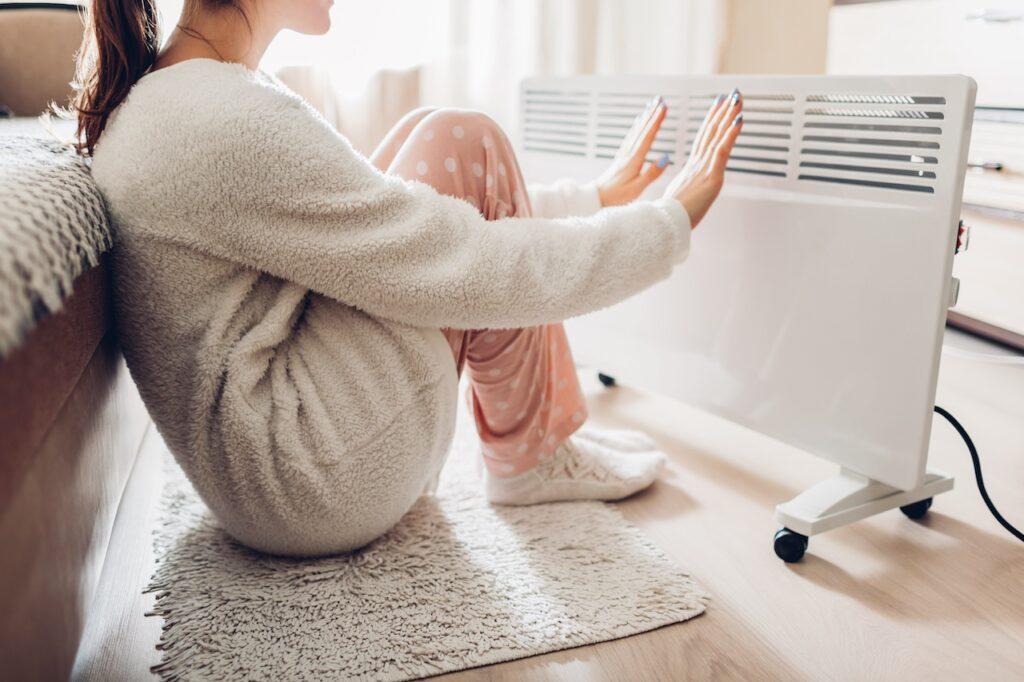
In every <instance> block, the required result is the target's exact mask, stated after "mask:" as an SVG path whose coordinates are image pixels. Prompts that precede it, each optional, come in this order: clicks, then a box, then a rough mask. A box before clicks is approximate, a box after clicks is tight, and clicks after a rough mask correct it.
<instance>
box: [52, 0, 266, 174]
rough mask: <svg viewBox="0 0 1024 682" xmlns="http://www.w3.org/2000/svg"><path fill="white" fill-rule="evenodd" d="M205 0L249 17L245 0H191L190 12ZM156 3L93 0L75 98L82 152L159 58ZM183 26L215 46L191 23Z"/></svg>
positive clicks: (151, 0) (187, 5)
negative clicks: (242, 1)
mask: <svg viewBox="0 0 1024 682" xmlns="http://www.w3.org/2000/svg"><path fill="white" fill-rule="evenodd" d="M203 4H205V5H211V6H216V7H230V8H233V9H235V10H237V11H238V12H240V13H241V14H242V17H243V18H245V20H246V24H248V23H249V20H248V17H247V16H246V13H245V10H244V9H243V7H242V3H241V0H185V9H186V12H185V14H186V16H189V15H192V13H193V12H194V11H195V10H196V9H197V8H198V6H199V5H203ZM156 5H157V0H92V2H91V4H90V6H89V10H88V14H87V18H86V31H85V39H84V41H83V42H82V48H81V50H79V53H78V71H77V74H76V76H75V83H74V87H75V91H76V93H75V97H74V99H73V102H72V107H73V109H74V112H75V113H76V114H77V115H78V133H77V136H78V151H79V152H81V153H83V154H92V152H93V149H95V147H96V142H97V141H98V140H99V138H100V135H101V134H102V133H103V129H104V128H106V127H107V119H109V118H110V114H111V113H112V112H113V111H114V109H116V108H117V106H118V105H119V104H121V102H123V101H124V99H125V97H127V96H128V93H129V92H130V91H131V89H132V86H133V85H135V83H136V81H138V80H139V79H140V78H142V76H144V75H145V74H146V72H147V71H149V69H150V68H152V66H153V63H154V62H155V61H156V58H157V54H158V52H159V51H160V17H159V14H158V12H157V6H156ZM178 28H179V30H181V31H183V32H185V33H188V34H189V35H191V36H193V37H195V38H199V39H200V40H204V41H205V42H207V43H208V44H210V46H211V47H213V45H212V43H210V42H209V41H208V40H206V38H204V37H203V36H202V35H201V34H199V33H198V32H196V31H193V30H192V29H190V28H188V27H187V26H179V27H178ZM251 28H252V27H251V26H250V29H251ZM214 51H216V48H214Z"/></svg>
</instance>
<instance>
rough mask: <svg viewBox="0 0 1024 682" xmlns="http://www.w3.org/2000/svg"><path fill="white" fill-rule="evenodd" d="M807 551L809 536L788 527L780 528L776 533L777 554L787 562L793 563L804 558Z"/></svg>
mask: <svg viewBox="0 0 1024 682" xmlns="http://www.w3.org/2000/svg"><path fill="white" fill-rule="evenodd" d="M806 551H807V536H806V535H801V534H800V533H797V532H795V531H792V530H790V529H788V528H780V529H779V532H777V533H776V534H775V556H777V557H779V558H780V559H782V560H783V561H785V562H786V563H787V564H793V563H796V562H797V561H800V560H801V559H803V558H804V552H806Z"/></svg>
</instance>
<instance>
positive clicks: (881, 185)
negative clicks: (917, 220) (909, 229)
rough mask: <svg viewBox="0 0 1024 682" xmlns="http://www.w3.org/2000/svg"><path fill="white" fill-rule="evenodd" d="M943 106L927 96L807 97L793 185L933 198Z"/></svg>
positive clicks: (939, 150) (940, 100)
mask: <svg viewBox="0 0 1024 682" xmlns="http://www.w3.org/2000/svg"><path fill="white" fill-rule="evenodd" d="M822 105H826V106H822ZM945 105H946V98H945V97H936V96H929V95H915V96H910V95H876V94H846V93H838V94H828V95H822V94H818V95H808V96H807V98H806V102H805V104H804V111H803V129H802V130H801V131H800V147H801V148H800V153H799V156H798V158H799V161H798V174H797V179H798V180H804V181H808V182H824V183H832V184H839V185H852V186H859V187H869V188H873V189H882V190H896V191H902V192H915V193H919V194H934V193H935V183H936V181H937V179H938V171H937V166H938V160H939V158H940V154H941V151H942V142H941V140H942V136H943V127H942V124H943V122H944V121H945V111H944V110H945Z"/></svg>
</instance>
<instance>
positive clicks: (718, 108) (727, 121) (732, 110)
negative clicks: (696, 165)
mask: <svg viewBox="0 0 1024 682" xmlns="http://www.w3.org/2000/svg"><path fill="white" fill-rule="evenodd" d="M742 111H743V96H742V95H741V94H740V92H739V90H737V89H736V88H733V89H732V92H730V93H729V94H728V95H725V96H721V95H720V96H719V98H718V99H716V100H715V104H714V105H713V106H712V107H711V110H710V111H709V112H708V115H707V117H706V118H705V121H704V130H703V137H702V138H700V139H699V140H698V141H697V142H698V143H699V146H698V147H697V148H696V149H694V154H695V156H696V158H698V159H701V160H705V159H707V157H708V155H709V154H711V153H712V152H713V151H714V150H715V147H717V145H718V142H720V141H721V136H722V134H723V133H724V132H725V131H726V129H727V128H728V127H729V126H730V125H732V122H733V120H734V119H735V118H736V116H738V115H739V113H740V112H742Z"/></svg>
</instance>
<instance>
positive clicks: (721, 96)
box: [712, 95, 725, 107]
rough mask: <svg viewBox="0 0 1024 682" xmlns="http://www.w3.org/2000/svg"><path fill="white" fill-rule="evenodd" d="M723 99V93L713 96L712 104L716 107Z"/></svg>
mask: <svg viewBox="0 0 1024 682" xmlns="http://www.w3.org/2000/svg"><path fill="white" fill-rule="evenodd" d="M723 99H725V95H719V96H718V97H716V98H715V103H714V104H713V105H712V106H716V107H717V106H718V105H719V104H721V103H722V100H723Z"/></svg>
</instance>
